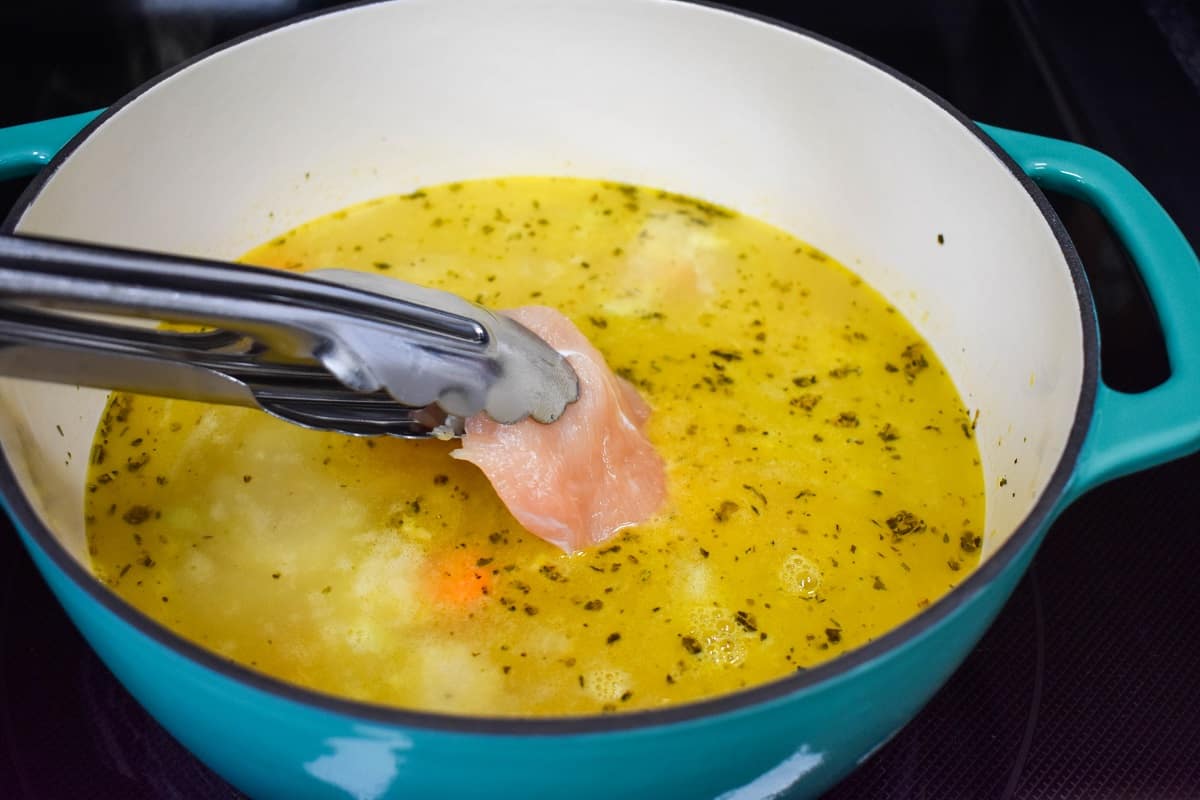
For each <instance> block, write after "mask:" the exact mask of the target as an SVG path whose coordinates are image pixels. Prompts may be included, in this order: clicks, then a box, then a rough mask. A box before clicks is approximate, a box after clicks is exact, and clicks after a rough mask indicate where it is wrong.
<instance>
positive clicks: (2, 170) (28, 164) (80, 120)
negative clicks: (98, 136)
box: [0, 109, 103, 181]
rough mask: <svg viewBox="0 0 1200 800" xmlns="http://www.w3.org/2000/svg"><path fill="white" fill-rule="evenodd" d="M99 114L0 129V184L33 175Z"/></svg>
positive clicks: (85, 114)
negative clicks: (0, 182)
mask: <svg viewBox="0 0 1200 800" xmlns="http://www.w3.org/2000/svg"><path fill="white" fill-rule="evenodd" d="M102 111H103V109H99V110H97V111H85V112H83V113H82V114H72V115H70V116H67V117H55V118H53V119H44V120H41V121H40V122H30V123H27V124H25V125H14V126H13V127H11V128H0V181H7V180H11V179H13V178H25V177H28V176H30V175H33V174H34V173H35V172H37V171H38V170H40V169H41V168H42V167H44V166H46V164H47V163H49V161H50V159H51V158H53V157H54V154H55V153H57V152H58V151H59V150H61V149H62V147H63V145H65V144H66V143H67V142H69V141H70V140H71V139H72V138H73V137H74V136H75V134H77V133H79V131H80V130H82V129H83V127H84V126H85V125H87V124H88V123H89V122H91V121H92V120H93V119H95V118H96V117H98V116H100V114H101V113H102Z"/></svg>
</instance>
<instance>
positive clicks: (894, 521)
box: [887, 511, 925, 536]
mask: <svg viewBox="0 0 1200 800" xmlns="http://www.w3.org/2000/svg"><path fill="white" fill-rule="evenodd" d="M887 526H888V529H889V530H891V532H892V533H893V534H895V535H896V536H907V535H909V534H910V533H920V532H921V531H923V530H925V520H923V519H921V518H920V517H918V516H917V515H916V514H914V513H912V512H911V511H898V512H896V516H894V517H888V520H887Z"/></svg>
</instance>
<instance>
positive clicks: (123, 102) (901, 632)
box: [0, 0, 1099, 736]
mask: <svg viewBox="0 0 1200 800" xmlns="http://www.w3.org/2000/svg"><path fill="white" fill-rule="evenodd" d="M387 1H388V0H356V1H355V2H349V3H347V4H345V5H340V6H337V7H334V8H329V9H323V10H320V11H317V12H314V13H311V14H305V15H301V16H299V17H295V18H292V19H289V20H284V21H282V22H278V23H275V24H273V25H269V26H267V27H264V28H261V29H259V30H256V31H252V32H250V33H248V34H245V35H243V36H239V37H237V38H235V39H232V40H230V41H227V42H224V43H222V44H219V45H217V46H215V47H213V48H210V49H209V50H206V51H205V52H203V53H200V54H198V55H196V56H194V57H192V58H190V59H188V60H187V61H184V62H183V63H181V64H179V65H177V66H175V67H174V68H172V69H170V70H168V71H166V72H164V73H162V74H160V75H158V76H156V77H155V78H153V79H151V80H150V81H148V82H146V83H144V84H142V85H141V86H139V87H138V88H136V89H134V90H133V91H132V92H130V93H129V94H127V95H125V96H124V97H122V98H121V99H120V100H118V101H117V102H115V103H113V104H112V105H111V106H109V107H108V108H107V109H106V110H105V111H104V112H103V113H101V114H100V115H99V116H98V117H96V118H95V119H93V120H92V121H91V122H90V123H88V125H87V126H86V127H84V128H83V129H82V130H81V131H80V132H79V133H78V134H76V135H75V136H74V137H73V138H72V139H71V140H70V141H69V142H68V143H67V144H66V145H65V146H64V147H63V148H62V149H61V150H59V152H58V153H57V154H56V155H55V156H54V158H53V159H51V161H50V162H49V164H48V165H47V166H46V167H45V168H43V169H42V171H41V172H40V173H39V174H38V175H37V176H35V178H34V179H33V180H32V181H31V182H30V184H29V185H28V186H27V187H26V189H25V191H24V192H23V193H22V194H21V196H20V198H19V199H18V200H17V203H16V205H14V206H13V208H12V210H11V211H10V212H9V214H8V216H7V217H6V218H5V220H4V222H3V224H2V225H0V232H2V233H4V234H13V232H14V231H15V229H16V227H17V225H19V224H20V221H21V218H22V217H23V216H24V214H25V212H26V211H27V210H28V208H29V207H30V206H31V205H32V204H33V201H34V200H35V199H36V197H37V196H38V194H39V193H40V192H41V190H42V188H43V187H44V186H45V184H46V182H47V181H48V180H49V179H50V178H51V176H53V174H54V173H55V172H56V171H57V170H58V168H59V167H61V166H62V165H63V163H65V162H66V160H67V159H69V158H70V156H71V154H72V153H73V152H74V151H75V150H76V149H78V148H79V147H80V146H81V145H82V144H83V143H84V142H85V141H86V140H87V138H88V137H89V136H90V135H91V133H92V132H93V131H95V130H96V129H97V128H99V127H100V126H101V125H103V124H104V123H105V121H107V120H108V119H109V118H110V117H111V116H113V115H114V114H116V113H117V112H119V111H120V110H121V109H122V108H124V107H126V106H128V105H129V104H131V103H132V102H134V101H135V100H137V99H138V98H139V97H140V96H141V95H143V94H144V93H146V92H147V91H148V90H149V89H151V88H153V87H154V86H157V85H158V84H159V83H161V82H162V81H164V80H166V79H168V78H170V77H171V76H173V75H175V74H176V73H178V72H180V71H182V70H185V69H187V68H188V67H190V66H192V65H193V64H195V63H197V62H199V61H202V60H204V59H206V58H208V57H210V56H212V55H214V54H216V53H219V52H222V51H224V50H226V49H228V48H231V47H234V46H236V45H239V44H242V43H244V42H247V41H250V40H252V39H255V38H258V37H260V36H263V35H266V34H270V33H272V32H274V31H276V30H279V29H281V28H284V27H287V26H290V25H294V24H296V23H299V22H303V21H307V20H311V19H315V18H318V17H323V16H326V15H330V14H337V13H341V12H345V11H350V10H353V9H356V8H359V7H362V6H369V5H375V4H377V3H381V2H387ZM671 2H677V3H680V4H683V5H697V6H701V7H706V8H710V9H714V10H717V11H722V12H725V13H729V14H732V15H735V16H740V17H746V18H749V19H753V20H756V21H759V22H763V23H766V24H768V25H772V26H774V27H777V28H781V29H783V30H786V31H789V32H791V33H794V34H798V35H800V36H803V37H806V38H809V39H813V40H815V41H817V42H820V43H822V44H825V45H827V46H829V47H832V48H835V49H837V50H839V51H841V52H843V53H845V54H847V55H849V56H851V57H853V58H856V59H858V60H860V61H862V62H865V63H866V64H869V65H870V66H873V67H875V68H876V69H878V70H881V71H882V72H884V73H886V74H888V75H890V76H891V77H892V78H894V79H896V80H898V81H899V82H901V83H902V84H904V85H905V86H907V87H909V88H910V89H913V90H914V91H916V92H919V93H920V94H921V95H922V96H924V97H925V98H927V99H928V100H930V101H931V102H933V103H935V104H936V105H937V106H939V107H940V108H941V109H942V110H943V111H944V112H946V113H947V114H949V115H950V116H951V117H953V118H954V119H955V120H957V121H958V122H959V123H960V124H961V125H962V126H963V128H964V129H965V130H966V131H967V132H969V133H970V134H971V135H973V136H975V137H976V138H977V139H978V140H979V141H980V142H981V143H982V144H983V145H984V146H986V147H987V148H988V149H989V150H990V151H991V152H992V153H993V154H994V155H995V156H996V157H997V158H999V159H1000V161H1001V162H1002V163H1003V164H1004V165H1005V166H1006V167H1007V168H1008V170H1009V172H1010V173H1011V174H1012V176H1013V177H1014V179H1015V180H1016V181H1017V182H1018V183H1019V184H1020V185H1021V186H1022V187H1023V188H1024V189H1025V191H1026V192H1027V193H1028V195H1029V198H1030V200H1032V201H1033V203H1034V204H1035V205H1036V206H1037V208H1038V210H1039V211H1041V213H1042V216H1043V217H1044V218H1045V220H1046V223H1047V224H1048V225H1049V226H1050V229H1051V231H1052V232H1053V233H1054V236H1055V238H1056V239H1057V240H1058V243H1059V245H1060V247H1061V249H1062V253H1063V256H1064V258H1065V260H1066V263H1067V268H1068V270H1069V272H1070V275H1071V280H1072V282H1073V283H1074V286H1075V294H1076V299H1077V302H1078V305H1079V316H1080V323H1081V325H1082V334H1083V354H1082V355H1083V383H1082V387H1081V391H1080V396H1079V403H1078V405H1077V407H1076V409H1075V416H1074V421H1073V423H1072V427H1071V432H1070V434H1069V436H1068V439H1067V444H1066V448H1065V450H1064V452H1063V455H1062V457H1061V459H1060V460H1059V463H1058V465H1057V466H1056V467H1055V470H1054V473H1053V475H1052V476H1051V479H1050V481H1049V483H1048V484H1047V486H1046V489H1045V491H1043V493H1042V495H1041V497H1040V498H1039V499H1038V501H1037V503H1036V504H1035V505H1034V507H1033V509H1031V511H1030V512H1029V514H1028V515H1027V516H1026V517H1025V519H1024V520H1023V521H1022V522H1021V524H1020V525H1019V526H1018V527H1017V529H1016V530H1015V531H1014V532H1013V533H1012V535H1011V536H1009V538H1008V540H1007V541H1005V543H1004V544H1003V545H1001V547H1000V548H999V549H998V550H997V551H996V552H995V553H993V554H992V555H991V556H989V557H988V559H987V560H986V561H985V562H984V563H983V564H981V565H980V566H979V568H978V569H976V570H975V571H974V572H973V573H971V574H970V575H969V576H968V577H967V578H966V579H965V580H964V581H963V582H962V583H960V584H959V585H958V586H956V587H955V588H954V589H952V590H951V591H950V592H948V593H947V594H946V595H944V596H942V597H941V598H940V599H939V600H937V601H936V602H934V603H932V604H931V605H930V606H929V607H928V608H926V609H924V610H923V611H921V612H920V613H918V614H917V615H916V616H915V617H912V618H910V619H909V620H907V621H906V622H904V623H902V624H901V625H899V626H897V627H895V628H892V629H891V630H889V631H887V632H886V633H884V634H883V635H881V636H880V637H878V638H876V639H874V640H872V641H870V642H869V643H867V644H865V645H863V646H861V647H858V648H856V649H854V650H851V651H849V652H847V653H846V654H845V655H842V656H839V657H838V658H835V659H833V660H831V661H827V662H825V663H823V664H820V665H818V666H816V667H813V668H812V669H810V670H806V671H804V672H797V673H793V674H792V675H789V676H786V677H783V678H779V679H776V680H774V681H771V682H768V683H764V684H760V685H758V686H754V687H750V688H747V689H742V690H740V691H737V692H733V693H730V694H726V695H720V696H718V697H715V698H711V699H707V700H699V701H693V702H688V703H682V704H680V705H676V706H671V707H667V708H664V709H654V710H645V711H631V712H627V713H622V714H613V715H603V716H579V717H531V718H526V717H511V718H510V717H484V716H467V715H450V714H439V713H431V712H424V711H411V710H406V709H401V708H395V707H390V706H384V705H379V704H374V703H367V702H362V701H357V700H350V699H346V698H342V697H338V696H335V695H330V694H326V693H324V692H319V691H316V690H313V689H308V688H305V687H302V686H298V685H296V684H292V683H289V682H286V681H283V680H281V679H278V678H274V677H271V676H269V675H266V674H264V673H261V672H258V671H256V670H253V669H251V668H249V667H245V666H242V665H240V664H238V663H236V662H234V661H231V660H228V659H226V658H223V657H221V656H219V655H217V654H216V653H214V652H212V651H210V650H207V649H205V648H203V647H201V646H200V645H197V644H194V643H193V642H191V641H189V640H187V639H185V638H183V637H182V636H180V635H179V634H176V633H175V632H173V631H171V630H170V629H169V628H167V627H165V626H163V625H162V624H160V623H158V622H156V621H155V620H153V619H151V618H150V617H148V616H146V615H145V614H143V613H142V612H140V611H138V610H137V609H136V608H134V607H133V606H132V605H130V604H128V603H126V602H125V601H124V600H122V599H121V598H120V597H119V596H118V595H116V594H115V593H114V592H112V591H111V590H110V589H108V588H107V587H106V586H104V585H103V584H102V583H101V582H100V581H99V580H97V579H96V578H95V577H94V576H93V575H92V574H91V573H90V572H89V571H88V570H87V569H86V568H85V567H84V566H83V564H81V563H80V562H79V561H78V560H76V559H75V558H74V557H73V556H72V555H71V553H70V552H68V551H67V549H66V548H65V547H64V546H63V545H62V543H61V542H59V540H58V539H57V538H56V537H55V536H54V535H53V534H52V533H51V532H50V530H49V528H48V527H47V526H46V525H45V523H43V522H42V520H41V518H40V517H38V515H37V513H36V512H35V511H34V510H33V507H32V506H31V505H30V503H29V501H28V499H27V498H26V497H25V495H24V493H23V492H22V491H21V489H20V485H19V484H18V482H17V479H16V474H15V473H14V471H13V468H12V466H11V464H10V463H9V461H8V457H7V454H5V453H4V451H3V448H2V447H0V455H3V458H0V494H2V495H3V497H4V498H5V499H6V500H7V502H8V504H9V510H10V513H11V515H12V517H13V518H14V521H15V522H16V523H17V524H18V525H20V526H21V527H22V528H23V529H24V530H25V532H26V533H27V534H28V536H29V539H30V540H31V541H32V542H33V543H35V544H36V545H37V546H38V547H40V548H41V549H42V551H43V553H44V554H45V555H46V556H47V557H48V558H49V559H50V561H51V562H52V563H53V564H54V565H55V567H56V568H58V569H59V570H60V571H62V572H63V573H64V574H65V575H66V576H67V577H69V578H70V579H71V581H72V582H73V583H74V584H75V585H76V586H77V587H78V588H79V589H81V590H82V591H83V592H84V593H85V594H86V595H87V596H88V597H89V598H90V599H91V600H92V601H93V602H96V603H98V604H100V605H101V606H103V607H104V608H105V609H106V610H108V611H109V612H111V613H112V614H114V615H115V616H117V617H118V618H119V619H120V620H122V621H123V622H124V623H125V624H127V625H129V626H130V627H132V628H133V629H135V630H136V631H137V632H139V633H141V634H142V635H144V636H146V637H148V638H149V639H151V640H153V641H154V642H155V643H157V644H159V645H161V646H163V647H166V648H168V649H170V650H173V651H174V652H176V653H177V654H179V655H182V656H183V657H185V658H187V659H189V660H191V661H193V662H195V663H197V664H199V665H201V666H203V667H205V668H207V669H209V670H212V671H213V672H215V673H217V674H218V675H220V676H222V677H224V678H227V679H230V680H233V681H237V682H238V683H241V684H245V685H246V686H248V687H250V688H253V689H256V690H259V691H262V692H265V693H268V694H271V695H274V696H276V697H278V698H280V699H284V700H288V701H292V702H295V703H298V704H301V705H306V706H311V707H314V708H317V709H320V710H322V711H327V712H332V713H336V714H340V715H343V716H346V717H351V718H355V719H360V720H367V721H371V722H375V723H381V724H387V725H393V726H401V727H405V728H415V729H428V730H437V731H446V732H457V733H463V734H493V735H503V736H553V735H572V734H600V733H615V732H623V731H633V730H641V729H647V728H655V727H662V726H668V725H674V724H679V723H686V722H696V721H701V720H704V719H708V718H711V717H716V716H719V715H722V714H726V713H731V712H737V711H745V710H747V709H750V708H752V707H754V706H758V705H765V704H769V703H772V702H773V701H779V700H782V699H784V698H786V697H787V696H789V695H795V694H799V693H802V692H805V691H806V690H811V689H813V687H816V686H819V685H820V684H823V683H826V682H831V681H833V680H835V679H837V678H839V677H842V676H845V675H846V674H848V673H849V672H851V671H853V670H855V669H857V668H859V667H861V666H863V665H864V664H867V663H869V662H871V661H873V660H875V659H877V658H879V657H881V656H884V655H886V654H887V653H889V652H891V651H892V650H894V649H896V648H898V647H899V646H901V645H902V644H904V643H905V642H907V641H908V640H909V639H913V638H916V637H918V636H920V635H921V634H923V633H925V632H926V631H928V630H930V629H932V628H934V627H936V626H937V625H939V624H941V623H942V622H943V620H945V619H946V618H947V617H949V616H950V615H951V614H953V613H954V612H955V611H957V610H958V609H959V608H961V607H962V606H964V605H965V604H966V603H967V602H969V601H970V600H971V599H972V598H974V597H975V596H976V595H977V594H978V593H979V592H981V591H982V590H983V589H985V588H986V587H987V586H988V585H989V584H990V583H991V582H992V581H993V580H995V579H996V578H997V577H998V576H999V575H1000V574H1002V573H1004V572H1005V571H1007V570H1008V569H1009V567H1010V566H1011V565H1012V564H1013V563H1014V562H1015V561H1016V560H1017V558H1018V555H1019V554H1021V553H1022V552H1023V551H1024V550H1025V549H1026V548H1027V547H1030V546H1033V545H1034V543H1035V540H1036V538H1037V534H1038V532H1039V531H1040V530H1042V529H1043V527H1045V526H1048V525H1049V524H1050V523H1051V522H1052V521H1053V517H1054V514H1055V512H1056V510H1057V505H1058V503H1059V501H1060V500H1061V499H1062V497H1063V496H1064V494H1065V493H1066V491H1067V487H1068V485H1069V482H1070V479H1071V475H1072V473H1073V472H1074V467H1075V462H1076V460H1077V459H1078V457H1079V453H1080V451H1081V449H1082V447H1083V442H1084V438H1085V436H1086V433H1087V429H1088V425H1089V422H1090V420H1091V416H1092V411H1093V407H1094V405H1095V398H1096V392H1097V385H1098V381H1099V341H1098V334H1097V329H1096V317H1095V309H1094V307H1093V304H1092V298H1091V293H1090V290H1089V289H1088V285H1087V280H1086V277H1085V274H1084V270H1083V265H1082V263H1081V261H1080V259H1079V255H1078V253H1077V252H1076V251H1075V247H1074V245H1073V244H1072V242H1071V239H1070V237H1069V236H1068V234H1067V232H1066V229H1065V227H1064V226H1063V224H1062V221H1061V220H1060V219H1059V218H1058V216H1057V214H1056V213H1055V212H1054V210H1053V208H1052V207H1051V205H1050V203H1049V201H1048V200H1047V199H1046V197H1045V195H1044V194H1042V192H1041V190H1039V189H1038V188H1037V186H1036V185H1035V184H1034V183H1033V181H1032V180H1030V178H1029V177H1028V176H1027V175H1026V174H1025V173H1024V172H1023V171H1022V170H1021V168H1020V167H1019V166H1018V165H1017V163H1016V162H1015V161H1014V160H1013V159H1012V158H1011V157H1010V156H1009V155H1008V154H1007V153H1006V152H1005V151H1004V150H1003V149H1002V148H1001V147H1000V146H999V145H998V144H997V143H996V142H995V141H994V140H993V139H992V138H991V137H990V136H988V135H987V134H986V133H984V131H983V130H982V129H981V128H980V127H979V126H978V125H976V124H975V123H974V122H973V121H971V120H970V119H969V118H967V117H966V116H965V115H964V114H963V113H962V112H961V111H959V110H958V109H956V108H955V107H954V106H952V105H951V104H950V103H948V102H947V101H946V100H944V99H943V98H942V97H940V96H939V95H937V94H935V93H934V92H932V91H930V90H929V89H927V88H926V87H924V86H922V85H921V84H919V83H917V82H916V81H914V80H912V79H911V78H909V77H908V76H906V75H904V74H903V73H901V72H898V71H896V70H894V69H892V68H891V67H889V66H887V65H885V64H882V63H880V62H879V61H877V60H875V59H873V58H871V57H870V56H867V55H864V54H862V53H860V52H858V51H856V50H854V49H852V48H849V47H846V46H845V45H842V44H840V43H838V42H835V41H833V40H830V39H828V38H826V37H824V36H821V35H819V34H816V33H813V32H811V31H808V30H805V29H803V28H800V27H798V26H795V25H792V24H790V23H786V22H782V21H780V20H777V19H774V18H772V17H769V16H766V15H762V14H757V13H754V12H749V11H745V10H743V9H737V8H731V7H729V6H726V5H724V4H722V3H718V2H710V0H671Z"/></svg>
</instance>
